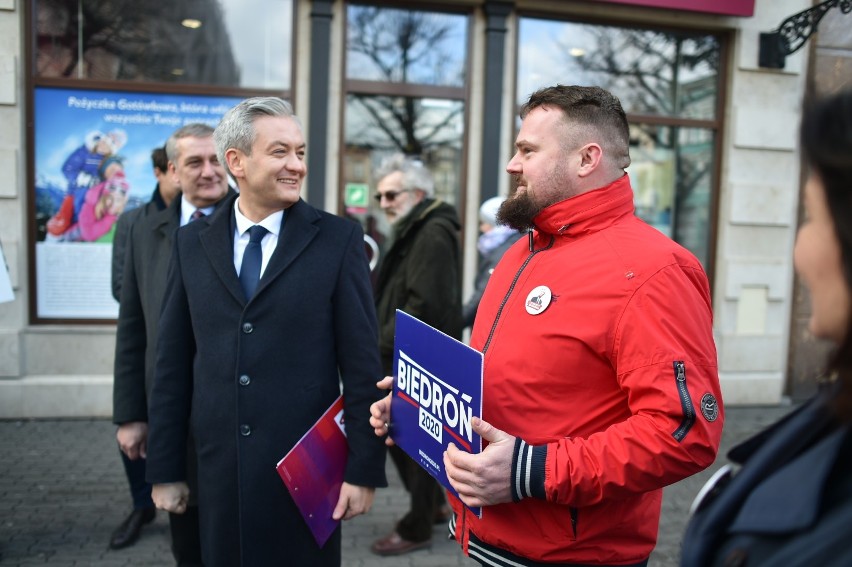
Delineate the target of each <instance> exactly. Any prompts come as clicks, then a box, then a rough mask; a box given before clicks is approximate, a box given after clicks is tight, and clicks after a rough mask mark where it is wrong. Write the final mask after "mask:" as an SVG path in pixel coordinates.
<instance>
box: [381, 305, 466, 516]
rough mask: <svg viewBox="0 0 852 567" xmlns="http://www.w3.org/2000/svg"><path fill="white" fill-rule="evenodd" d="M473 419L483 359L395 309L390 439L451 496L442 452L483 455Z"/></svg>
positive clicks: (463, 345)
mask: <svg viewBox="0 0 852 567" xmlns="http://www.w3.org/2000/svg"><path fill="white" fill-rule="evenodd" d="M474 417H482V353H481V352H479V351H477V350H475V349H472V348H471V347H469V346H468V345H466V344H464V343H462V342H460V341H457V340H456V339H454V338H452V337H450V336H449V335H446V334H444V333H442V332H441V331H439V330H437V329H435V328H434V327H431V326H429V325H427V324H426V323H424V322H423V321H420V320H419V319H416V318H414V317H412V316H411V315H409V314H408V313H405V312H404V311H400V310H399V309H397V311H396V327H395V336H394V383H393V395H392V397H391V421H392V423H391V424H390V436H391V438H393V440H394V443H396V444H397V445H398V446H399V447H400V448H401V449H402V450H403V451H405V452H406V453H407V454H408V456H409V457H411V458H412V459H414V462H416V463H418V464H419V465H420V466H421V467H423V468H424V469H426V471H427V472H428V473H429V474H431V475H432V476H433V477H435V479H436V480H437V481H438V482H440V483H441V485H443V486H444V488H446V489H447V490H449V491H450V492H452V493H453V494H454V495H456V496H458V493H457V492H456V491H455V489H454V488H453V487H452V485H450V481H449V480H448V479H447V473H446V471H445V470H444V451H445V450H446V449H447V446H448V445H449V444H450V443H453V444H455V446H456V447H458V448H459V449H461V450H463V451H467V452H468V453H480V452H482V438H481V437H480V436H479V435H478V434H477V433H476V432H474V431H473V428H472V427H471V420H472V419H473V418H474ZM470 510H471V511H472V512H473V513H474V514H476V515H477V516H480V517H481V509H480V508H470Z"/></svg>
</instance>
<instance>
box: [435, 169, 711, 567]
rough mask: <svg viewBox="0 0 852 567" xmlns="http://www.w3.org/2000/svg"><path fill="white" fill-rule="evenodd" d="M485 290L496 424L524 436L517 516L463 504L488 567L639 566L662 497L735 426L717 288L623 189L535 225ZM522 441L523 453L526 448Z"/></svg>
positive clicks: (484, 332)
mask: <svg viewBox="0 0 852 567" xmlns="http://www.w3.org/2000/svg"><path fill="white" fill-rule="evenodd" d="M535 225H536V230H535V231H534V232H533V233H532V234H533V241H532V250H533V251H532V252H531V251H530V242H529V241H528V239H527V238H524V239H521V241H519V242H518V243H516V244H515V245H514V246H513V247H512V248H511V249H510V250H509V251H508V252H507V253H506V254H505V255H504V256H503V259H502V260H501V261H500V263H499V264H498V265H497V268H496V269H495V271H494V273H493V274H492V276H491V280H490V281H489V283H488V286H487V288H486V290H485V294H484V296H483V298H482V303H481V304H480V307H479V311H478V313H477V316H476V322H475V324H474V327H473V334H472V337H471V346H473V347H474V348H476V349H477V350H481V351H482V352H483V353H484V355H485V362H484V379H483V419H485V420H486V421H488V422H490V423H491V424H492V425H494V426H495V427H497V428H498V429H501V430H504V431H506V432H507V433H509V434H511V435H514V436H516V437H518V439H519V441H518V443H516V452H515V462H514V463H513V473H512V482H513V493H514V495H515V498H516V500H517V501H516V502H513V503H507V504H500V505H497V506H490V507H485V508H483V512H482V519H478V518H476V517H475V516H473V515H472V514H471V513H470V511H469V510H467V509H465V508H464V507H463V506H462V505H461V504H460V502H459V501H458V500H455V499H452V500H453V502H452V503H453V507H454V509H455V511H456V517H455V518H454V521H453V523H452V524H451V529H454V535H455V537H456V539H457V540H458V541H460V542H462V546H463V548H464V550H465V552H466V553H468V554H470V555H471V556H474V557H479V558H482V557H484V556H488V554H497V555H503V556H504V557H508V558H511V559H512V560H516V561H517V560H518V559H527V560H532V561H538V562H554V563H581V564H609V565H629V564H632V563H636V562H640V561H643V560H645V559H646V558H647V557H648V556H649V555H650V553H651V551H652V549H653V548H654V545H655V543H656V537H657V527H658V523H659V517H660V503H661V500H662V487H663V486H666V485H668V484H671V483H673V482H676V481H678V480H680V479H682V478H685V477H687V476H690V475H692V474H694V473H696V472H698V471H701V470H702V469H704V468H705V467H707V466H708V465H710V464H711V463H712V462H713V460H714V458H715V456H716V451H717V449H718V446H719V441H720V438H721V435H722V422H723V414H722V410H721V404H720V403H719V401H720V400H721V396H720V391H719V381H718V369H717V364H716V348H715V345H714V342H713V333H712V313H711V307H710V292H709V288H708V284H707V277H706V275H705V273H704V271H703V270H702V268H701V265H700V264H699V263H698V261H697V260H696V259H695V258H694V257H693V256H692V254H690V253H689V252H688V251H686V250H684V249H683V248H682V247H681V246H679V245H678V244H676V243H675V242H673V241H672V240H670V239H669V238H668V237H666V236H664V235H663V234H662V233H660V232H659V231H657V230H656V229H654V228H652V227H651V226H648V225H647V224H645V223H644V222H643V221H641V220H639V219H638V218H637V217H635V216H634V209H633V192H632V190H631V187H630V181H629V179H628V177H627V176H626V175H625V176H623V177H622V178H620V179H619V180H617V181H615V182H614V183H612V184H610V185H608V186H606V187H603V188H601V189H598V190H595V191H592V192H589V193H585V194H582V195H579V196H577V197H573V198H570V199H567V200H565V201H562V202H560V203H556V204H555V205H552V206H550V207H547V208H546V209H544V210H543V211H542V212H541V213H540V214H539V215H538V216H537V217H536V218H535ZM521 440H522V441H521Z"/></svg>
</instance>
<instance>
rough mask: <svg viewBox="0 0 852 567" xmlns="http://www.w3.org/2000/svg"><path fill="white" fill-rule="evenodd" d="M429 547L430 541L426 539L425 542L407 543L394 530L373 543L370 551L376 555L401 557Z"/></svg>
mask: <svg viewBox="0 0 852 567" xmlns="http://www.w3.org/2000/svg"><path fill="white" fill-rule="evenodd" d="M431 545H432V540H431V539H427V540H426V541H408V540H407V539H402V536H400V535H399V534H398V533H396V530H394V531H392V532H391V533H390V534H388V535H386V536H385V537H383V538H380V539H377V540H376V541H374V542H373V545H372V546H371V547H370V550H371V551H372V552H373V553H375V554H376V555H384V556H388V555H402V554H403V553H408V552H410V551H415V550H418V549H423V548H424V547H429V546H431Z"/></svg>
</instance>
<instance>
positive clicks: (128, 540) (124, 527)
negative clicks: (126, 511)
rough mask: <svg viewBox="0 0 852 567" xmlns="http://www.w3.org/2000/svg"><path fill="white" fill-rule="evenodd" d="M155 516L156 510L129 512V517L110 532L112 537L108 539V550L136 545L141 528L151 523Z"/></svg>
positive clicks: (144, 509) (141, 509)
mask: <svg viewBox="0 0 852 567" xmlns="http://www.w3.org/2000/svg"><path fill="white" fill-rule="evenodd" d="M156 515H157V510H156V508H140V509H138V510H133V511H132V512H130V515H129V516H127V518H125V520H124V521H123V522H121V525H119V526H118V527H117V528H115V531H114V532H112V536H111V537H110V538H109V548H110V549H122V548H124V547H128V546H131V545H133V544H134V543H136V540H137V539H139V532H140V531H142V526H144V525H145V524H150V523H151V522H153V521H154V517H155V516H156Z"/></svg>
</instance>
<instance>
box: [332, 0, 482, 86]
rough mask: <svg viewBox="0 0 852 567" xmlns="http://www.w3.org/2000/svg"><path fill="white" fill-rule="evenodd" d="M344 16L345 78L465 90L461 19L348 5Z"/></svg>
mask: <svg viewBox="0 0 852 567" xmlns="http://www.w3.org/2000/svg"><path fill="white" fill-rule="evenodd" d="M347 14H348V33H347V37H348V41H347V49H346V76H347V77H348V78H350V79H362V80H368V81H388V82H394V83H420V84H425V85H440V86H450V87H461V86H464V80H465V69H464V63H465V59H466V57H467V17H466V16H461V15H454V14H438V13H433V12H418V11H414V10H396V9H390V8H377V7H373V6H352V5H350V6H349V8H348V11H347Z"/></svg>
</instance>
